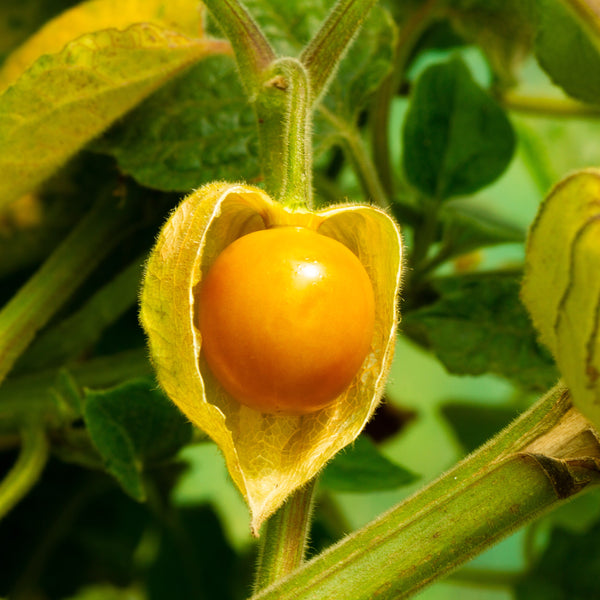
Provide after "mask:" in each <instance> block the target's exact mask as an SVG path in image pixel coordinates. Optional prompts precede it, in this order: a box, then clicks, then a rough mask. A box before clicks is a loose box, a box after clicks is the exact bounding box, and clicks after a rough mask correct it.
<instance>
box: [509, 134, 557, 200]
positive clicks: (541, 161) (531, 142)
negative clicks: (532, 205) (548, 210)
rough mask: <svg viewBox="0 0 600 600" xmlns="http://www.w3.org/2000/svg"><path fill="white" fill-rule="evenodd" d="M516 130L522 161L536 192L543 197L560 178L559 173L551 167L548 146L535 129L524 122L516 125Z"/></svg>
mask: <svg viewBox="0 0 600 600" xmlns="http://www.w3.org/2000/svg"><path fill="white" fill-rule="evenodd" d="M518 131H519V147H520V151H521V156H522V157H523V162H524V163H525V166H526V167H527V170H528V171H529V174H530V175H531V178H532V179H533V181H534V183H535V185H536V187H537V189H538V192H539V193H540V194H541V196H542V197H544V196H546V194H548V192H549V191H550V190H551V189H552V186H553V185H554V183H555V182H556V181H558V180H559V179H560V174H559V173H557V172H556V171H555V169H553V168H552V162H551V160H550V156H549V155H548V148H547V146H546V144H544V143H542V140H541V139H540V138H539V137H538V136H537V134H536V133H535V131H533V130H531V129H530V128H529V127H527V126H526V125H524V124H519V125H518Z"/></svg>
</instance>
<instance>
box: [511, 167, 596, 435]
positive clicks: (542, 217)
mask: <svg viewBox="0 0 600 600" xmlns="http://www.w3.org/2000/svg"><path fill="white" fill-rule="evenodd" d="M599 273H600V170H597V169H589V170H586V171H581V172H579V173H575V174H573V175H571V176H569V177H567V178H566V179H564V180H563V181H562V182H561V183H559V184H558V185H557V186H556V187H555V188H554V190H553V191H552V192H551V193H550V195H549V196H548V198H547V199H546V200H545V202H544V203H543V204H542V206H541V207H540V209H539V211H538V215H537V218H536V220H535V222H534V224H533V226H532V228H531V231H530V233H529V240H528V245H527V257H526V269H525V279H524V281H523V290H522V296H523V302H524V303H525V305H526V306H527V308H528V310H529V312H530V313H531V316H532V318H533V322H534V324H535V326H536V328H537V330H538V331H539V333H540V339H541V340H542V342H543V343H544V344H546V346H547V347H548V348H549V349H550V350H551V352H552V353H553V355H554V357H555V359H556V364H557V365H558V368H559V369H560V371H561V373H562V376H563V378H564V380H565V383H566V385H567V387H568V388H569V389H570V391H571V394H572V397H573V403H574V404H575V406H576V407H577V408H578V409H579V410H580V411H581V412H582V413H584V414H585V415H586V416H587V417H588V418H590V419H591V420H592V421H593V422H594V423H595V424H596V426H599V425H600V277H599V275H598V274H599Z"/></svg>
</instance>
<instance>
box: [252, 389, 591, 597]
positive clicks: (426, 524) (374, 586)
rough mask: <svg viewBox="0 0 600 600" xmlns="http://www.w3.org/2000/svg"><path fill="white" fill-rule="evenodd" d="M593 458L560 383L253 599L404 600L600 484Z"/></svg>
mask: <svg viewBox="0 0 600 600" xmlns="http://www.w3.org/2000/svg"><path fill="white" fill-rule="evenodd" d="M599 457H600V443H599V442H598V436H597V434H596V433H595V432H594V430H593V429H592V427H591V425H590V424H589V422H587V420H586V419H585V418H584V417H583V416H582V415H580V413H578V412H577V411H576V410H575V409H574V408H572V406H571V403H570V399H569V395H568V392H566V390H565V389H564V388H562V387H560V386H557V387H556V388H554V389H553V390H551V391H550V392H549V393H548V394H547V395H546V396H545V397H543V398H542V399H540V400H539V401H538V403H536V404H535V405H534V406H533V407H532V408H531V409H530V410H529V411H527V412H526V413H524V414H523V415H522V416H521V417H520V418H519V419H517V420H516V421H515V422H514V423H512V424H511V425H510V426H509V427H507V428H506V429H505V430H504V431H503V432H501V433H500V434H499V435H498V436H497V437H496V438H494V439H493V440H491V441H490V442H489V443H488V444H486V445H485V446H483V447H482V448H481V449H480V450H478V451H477V452H476V453H474V454H472V455H471V456H469V457H467V458H466V459H465V460H464V461H463V462H462V463H460V464H459V465H457V466H456V467H455V468H454V469H452V470H451V471H449V472H448V473H447V474H445V475H444V476H442V477H441V478H440V479H439V480H437V481H435V482H433V483H432V484H430V485H429V486H428V487H427V488H425V489H423V490H421V491H420V492H418V493H417V494H416V495H415V496H413V497H412V498H409V499H408V500H406V501H405V502H404V503H402V504H400V505H399V506H397V507H396V508H394V509H393V510H391V511H390V512H388V513H386V514H385V515H383V516H382V517H380V518H379V519H377V520H376V521H374V522H373V523H371V524H369V525H367V526H366V527H364V528H363V529H361V530H359V531H357V532H355V533H354V534H352V535H351V536H349V537H347V538H346V539H345V540H342V542H340V543H338V544H336V545H335V546H333V547H332V548H330V549H329V550H327V551H325V552H323V553H322V554H320V555H319V556H317V557H315V558H314V559H312V560H310V561H308V562H307V563H305V564H304V565H303V566H302V567H300V568H299V569H298V570H297V571H295V573H294V574H293V575H292V576H289V577H287V578H285V579H284V580H281V581H280V582H278V583H277V584H275V585H272V586H271V587H269V588H267V589H266V590H264V591H263V592H260V593H258V594H256V595H255V596H253V597H252V600H259V599H260V600H275V599H277V600H292V599H293V600H325V599H329V598H344V600H373V599H378V600H384V599H385V600H392V599H394V600H398V599H400V598H407V597H410V596H411V595H412V594H414V593H416V592H417V591H419V590H420V589H422V588H423V587H425V586H426V585H428V584H429V583H431V582H433V581H434V580H436V579H438V578H439V577H441V576H443V575H445V574H448V573H449V572H451V571H452V570H453V569H455V568H456V567H458V566H460V565H461V564H463V563H464V562H465V561H467V560H469V559H470V558H472V557H473V556H475V555H476V554H477V553H479V552H481V551H483V550H484V549H486V548H488V547H489V546H491V545H492V544H494V543H496V542H497V541H498V540H499V539H501V538H502V537H504V536H506V535H507V534H509V533H510V532H512V531H514V530H515V529H516V528H517V527H520V526H522V525H523V524H525V523H527V522H528V521H530V520H531V519H533V518H535V517H536V516H539V515H540V514H541V513H542V512H544V511H547V510H549V509H550V508H552V507H555V506H557V505H559V504H560V503H562V502H564V500H565V499H566V498H569V497H571V496H573V495H575V494H577V493H578V492H580V491H581V490H583V489H584V488H586V486H588V485H590V484H595V485H598V484H599V483H600V468H599V464H600V461H599Z"/></svg>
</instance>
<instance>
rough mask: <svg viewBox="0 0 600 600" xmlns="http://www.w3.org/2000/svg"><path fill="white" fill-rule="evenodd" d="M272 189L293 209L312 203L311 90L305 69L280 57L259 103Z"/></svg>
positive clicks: (265, 171)
mask: <svg viewBox="0 0 600 600" xmlns="http://www.w3.org/2000/svg"><path fill="white" fill-rule="evenodd" d="M255 109H256V114H257V117H258V133H259V141H260V152H261V164H262V169H263V174H264V178H265V185H266V188H267V192H268V193H269V194H270V195H271V196H273V197H275V198H276V199H277V200H279V201H280V202H281V203H282V204H283V205H284V206H286V207H288V208H290V209H296V208H306V209H310V208H311V207H312V148H311V122H312V110H311V93H310V79H309V74H308V71H307V70H306V68H305V67H304V66H303V65H302V63H301V62H300V61H298V60H297V59H295V58H280V59H278V60H276V61H275V62H274V63H273V65H272V66H271V68H270V69H269V71H268V72H267V74H266V78H265V81H264V84H263V86H262V90H261V92H260V93H259V95H258V97H257V99H256V102H255Z"/></svg>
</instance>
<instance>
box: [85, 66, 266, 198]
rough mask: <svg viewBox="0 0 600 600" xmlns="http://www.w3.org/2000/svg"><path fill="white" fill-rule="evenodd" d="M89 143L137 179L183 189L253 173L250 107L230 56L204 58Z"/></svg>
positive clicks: (150, 184) (255, 164)
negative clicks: (111, 157)
mask: <svg viewBox="0 0 600 600" xmlns="http://www.w3.org/2000/svg"><path fill="white" fill-rule="evenodd" d="M95 149H96V150H98V151H100V152H106V153H109V154H112V155H114V156H115V157H116V159H117V161H118V162H119V166H120V167H121V169H122V170H123V171H124V172H125V173H128V174H130V175H132V176H133V177H134V178H135V179H136V180H137V181H139V182H140V183H141V184H142V185H146V186H148V187H153V188H157V189H161V190H174V191H189V190H191V189H192V188H195V187H199V186H200V185H201V184H203V183H206V182H208V181H213V180H232V181H238V180H240V179H244V180H246V181H251V180H253V179H256V178H257V177H258V175H259V167H258V139H257V133H256V120H255V117H254V113H253V111H252V109H251V107H250V105H249V104H248V102H247V99H246V97H245V94H244V91H243V89H242V87H241V84H240V82H239V77H238V74H237V72H236V66H235V63H234V61H233V59H232V58H231V57H228V56H214V57H208V58H207V59H206V60H204V61H202V62H200V63H199V64H198V65H196V66H195V67H194V68H192V69H191V70H190V71H189V72H188V73H186V74H185V75H184V76H183V77H180V78H178V79H177V80H176V81H174V82H173V83H170V84H168V85H166V86H165V87H164V88H163V89H161V90H159V91H158V92H157V93H155V94H154V95H153V96H152V97H150V98H149V99H148V100H146V101H145V102H144V103H143V104H142V105H140V106H139V107H138V108H137V109H136V110H134V111H133V112H132V113H131V114H130V115H129V116H128V117H127V119H125V120H124V121H122V122H121V123H119V124H118V125H117V126H116V127H114V128H113V129H112V130H111V131H109V132H108V133H107V134H106V136H105V137H104V138H103V139H102V140H100V141H99V142H97V143H96V145H95Z"/></svg>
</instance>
